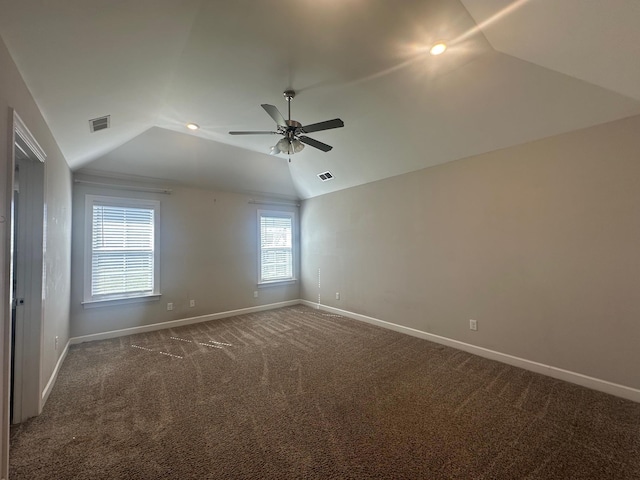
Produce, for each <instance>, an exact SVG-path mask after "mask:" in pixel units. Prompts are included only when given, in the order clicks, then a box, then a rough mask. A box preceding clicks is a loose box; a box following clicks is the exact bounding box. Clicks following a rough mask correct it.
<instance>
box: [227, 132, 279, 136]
mask: <svg viewBox="0 0 640 480" xmlns="http://www.w3.org/2000/svg"><path fill="white" fill-rule="evenodd" d="M276 133H278V132H266V131H262V132H229V135H272V134H276Z"/></svg>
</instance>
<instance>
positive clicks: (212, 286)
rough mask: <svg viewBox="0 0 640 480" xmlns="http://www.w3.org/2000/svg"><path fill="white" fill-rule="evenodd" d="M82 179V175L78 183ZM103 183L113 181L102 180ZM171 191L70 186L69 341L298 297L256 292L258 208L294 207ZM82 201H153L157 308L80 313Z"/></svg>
mask: <svg viewBox="0 0 640 480" xmlns="http://www.w3.org/2000/svg"><path fill="white" fill-rule="evenodd" d="M88 178H89V177H86V176H85V179H88ZM93 180H94V181H95V180H96V179H95V178H94V179H93ZM98 180H99V179H98ZM102 182H103V183H106V182H114V180H113V179H102ZM116 183H120V184H122V183H123V182H122V181H119V182H118V181H116ZM127 183H128V184H132V183H131V182H127ZM143 186H144V185H143ZM146 186H147V187H148V185H146ZM171 188H172V193H171V194H170V195H165V194H159V193H143V192H134V191H126V190H116V189H111V188H104V187H96V186H93V185H86V184H82V183H76V184H75V186H74V201H73V224H74V228H73V261H72V293H71V336H73V337H78V336H84V335H90V334H95V333H101V332H108V331H111V330H118V329H122V328H130V327H138V326H143V325H149V324H154V323H160V322H166V321H170V320H179V319H184V318H190V317H196V316H199V315H207V314H213V313H220V312H226V311H230V310H236V309H242V308H249V307H254V306H259V305H266V304H270V303H276V302H284V301H288V300H295V299H298V298H299V286H298V284H294V285H288V286H277V287H276V286H273V287H265V288H257V286H256V283H257V268H258V260H257V258H258V257H257V248H258V247H257V245H258V230H257V211H258V209H267V210H273V209H276V210H277V209H280V210H283V209H284V210H289V211H291V210H294V211H297V208H296V207H274V206H269V205H256V204H252V203H249V202H250V200H251V199H252V197H249V196H246V195H241V194H234V193H226V192H213V191H210V190H200V189H195V188H185V187H179V186H173V187H171ZM86 194H94V195H109V196H116V197H130V198H151V199H155V200H159V201H160V217H161V219H160V229H161V230H160V289H161V293H162V296H161V298H160V300H159V301H151V302H145V303H134V304H127V305H119V306H106V307H97V308H85V307H84V306H83V305H82V304H81V302H82V295H83V281H84V227H85V221H84V208H85V195H86ZM256 290H257V291H258V292H259V297H258V298H254V297H253V292H254V291H256ZM191 299H193V300H195V301H196V306H195V307H189V300H191ZM168 302H171V303H173V304H174V310H173V311H167V303H168Z"/></svg>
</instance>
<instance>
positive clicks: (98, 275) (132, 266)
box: [84, 195, 160, 303]
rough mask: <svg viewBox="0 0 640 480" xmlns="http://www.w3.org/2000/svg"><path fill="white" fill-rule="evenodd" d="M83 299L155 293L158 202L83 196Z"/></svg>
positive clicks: (136, 296) (117, 298) (97, 299)
mask: <svg viewBox="0 0 640 480" xmlns="http://www.w3.org/2000/svg"><path fill="white" fill-rule="evenodd" d="M85 208H86V212H85V214H86V217H85V218H86V239H85V242H86V243H85V249H86V250H85V251H86V255H85V292H84V301H85V303H91V302H100V301H105V300H122V299H132V298H140V297H150V296H154V295H155V296H157V295H159V285H158V278H159V275H158V273H159V272H158V270H159V269H158V248H157V245H158V242H157V238H158V230H159V228H158V226H159V225H158V223H159V217H160V202H158V201H155V200H140V199H129V198H118V197H101V196H95V195H87V196H86V207H85Z"/></svg>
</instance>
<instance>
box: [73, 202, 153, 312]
mask: <svg viewBox="0 0 640 480" xmlns="http://www.w3.org/2000/svg"><path fill="white" fill-rule="evenodd" d="M94 205H104V206H110V207H123V208H138V209H140V208H143V209H150V210H153V291H151V292H136V293H119V294H113V295H99V296H93V295H92V294H91V290H92V273H93V272H92V265H93V207H94ZM84 246H85V248H84V282H83V284H84V285H83V288H84V293H83V301H82V304H83V305H84V307H85V308H92V307H99V306H107V305H116V304H125V303H135V302H143V301H150V300H158V299H159V298H160V296H161V293H160V201H158V200H151V199H144V198H131V197H114V196H107V195H90V194H87V195H85V225H84Z"/></svg>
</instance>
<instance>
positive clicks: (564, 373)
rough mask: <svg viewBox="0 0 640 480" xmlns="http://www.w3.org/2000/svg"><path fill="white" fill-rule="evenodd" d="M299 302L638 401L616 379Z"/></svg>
mask: <svg viewBox="0 0 640 480" xmlns="http://www.w3.org/2000/svg"><path fill="white" fill-rule="evenodd" d="M300 304H302V305H306V306H308V307H311V308H316V309H320V310H324V311H326V312H330V313H335V314H337V315H342V316H344V317H348V318H352V319H354V320H359V321H361V322H366V323H370V324H372V325H377V326H379V327H383V328H387V329H389V330H394V331H396V332H400V333H405V334H408V335H412V336H414V337H418V338H423V339H425V340H429V341H431V342H434V343H439V344H441V345H446V346H448V347H453V348H456V349H458V350H463V351H465V352H469V353H472V354H474V355H478V356H480V357H484V358H488V359H490V360H495V361H498V362H502V363H506V364H508V365H512V366H514V367H519V368H523V369H525V370H530V371H532V372H536V373H541V374H542V375H547V376H548V377H553V378H557V379H559V380H564V381H566V382H570V383H575V384H576V385H581V386H583V387H587V388H590V389H592V390H598V391H600V392H604V393H608V394H611V395H615V396H617V397H622V398H626V399H627V400H632V401H634V402H638V403H640V390H638V389H636V388H632V387H627V386H625V385H619V384H617V383H612V382H608V381H606V380H601V379H599V378H594V377H589V376H587V375H583V374H581V373H576V372H571V371H569V370H564V369H562V368H557V367H552V366H550V365H545V364H543V363H538V362H533V361H531V360H526V359H524V358H520V357H515V356H513V355H509V354H506V353H500V352H496V351H494V350H489V349H488V348H483V347H478V346H476V345H471V344H469V343H464V342H460V341H458V340H452V339H450V338H446V337H441V336H439V335H434V334H432V333H427V332H423V331H422V330H416V329H414V328H410V327H405V326H402V325H398V324H395V323H391V322H386V321H384V320H379V319H377V318H373V317H368V316H366V315H360V314H359V313H353V312H349V311H347V310H341V309H339V308H335V307H329V306H327V305H322V304H319V303H317V302H310V301H308V300H300Z"/></svg>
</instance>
